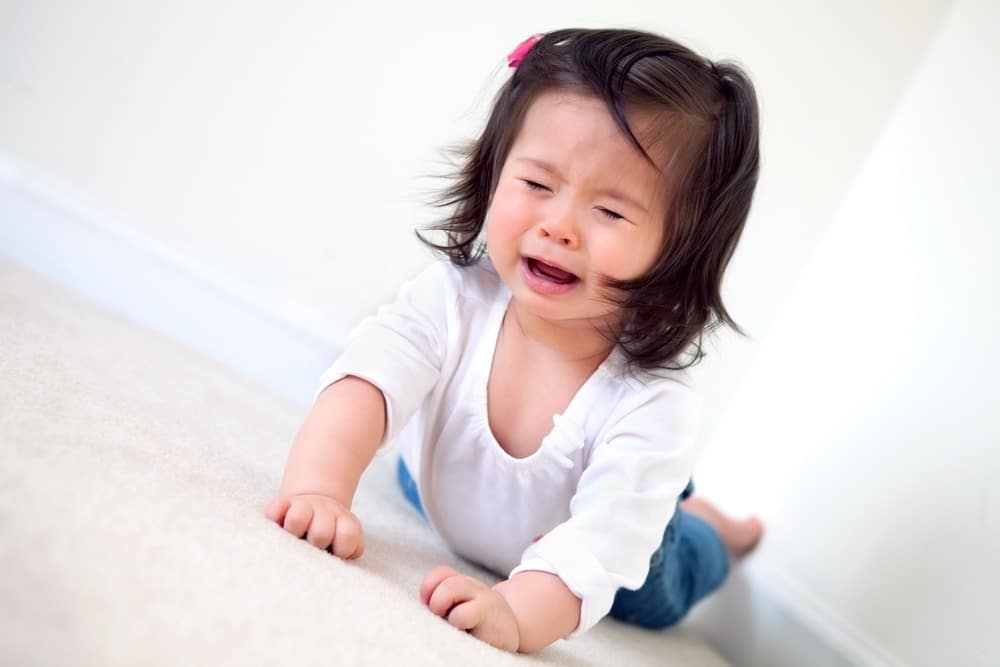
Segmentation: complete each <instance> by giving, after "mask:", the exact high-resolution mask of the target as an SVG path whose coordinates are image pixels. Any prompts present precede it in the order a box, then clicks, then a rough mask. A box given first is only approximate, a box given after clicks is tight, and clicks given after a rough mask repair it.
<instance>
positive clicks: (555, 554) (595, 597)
mask: <svg viewBox="0 0 1000 667" xmlns="http://www.w3.org/2000/svg"><path fill="white" fill-rule="evenodd" d="M527 570H538V571H541V572H548V573H550V574H554V575H556V576H557V577H559V578H560V579H562V582H563V583H564V584H565V585H566V587H567V588H568V589H569V590H570V591H572V593H573V595H575V596H577V597H578V598H580V602H581V604H580V622H579V624H577V626H576V630H574V631H573V632H571V633H570V634H568V635H566V639H573V638H575V637H579V636H580V635H582V634H583V633H584V632H586V631H587V630H589V629H590V628H592V627H594V626H595V625H597V622H598V621H600V620H601V619H602V618H604V617H605V616H607V614H608V612H609V611H611V606H612V605H613V604H614V601H615V593H617V592H618V587H617V586H615V584H614V582H613V581H611V579H610V578H609V577H608V574H607V571H606V570H605V569H604V567H603V566H602V565H601V563H600V561H599V560H597V558H596V557H595V556H594V555H593V554H592V553H591V552H590V550H589V549H588V548H587V547H586V545H585V544H584V542H583V540H581V539H579V537H577V536H575V534H574V531H573V529H572V528H571V527H570V526H567V525H565V524H564V525H561V526H559V527H557V528H555V529H554V530H552V532H550V533H549V534H547V535H545V537H543V538H542V539H540V540H539V541H538V542H536V543H535V544H533V545H531V546H530V547H528V549H527V550H525V552H524V556H523V557H522V558H521V563H520V564H519V565H518V566H517V567H515V568H514V569H513V570H512V571H511V573H510V576H512V577H513V576H514V575H515V574H517V573H518V572H524V571H527Z"/></svg>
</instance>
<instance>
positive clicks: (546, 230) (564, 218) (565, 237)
mask: <svg viewBox="0 0 1000 667" xmlns="http://www.w3.org/2000/svg"><path fill="white" fill-rule="evenodd" d="M549 213H550V214H549V215H548V216H546V217H545V218H544V219H543V220H542V222H540V223H539V225H538V235H539V236H540V237H542V238H548V239H550V240H552V241H554V242H555V243H557V244H559V245H561V246H564V247H566V248H569V249H575V248H576V247H577V246H579V245H580V235H579V232H578V230H577V228H576V220H575V219H574V213H573V209H572V207H571V206H562V207H559V208H556V209H553V210H552V211H550V212H549Z"/></svg>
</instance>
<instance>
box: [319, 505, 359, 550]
mask: <svg viewBox="0 0 1000 667" xmlns="http://www.w3.org/2000/svg"><path fill="white" fill-rule="evenodd" d="M324 548H325V547H324ZM364 551H365V539H364V535H363V534H362V532H361V524H360V523H358V521H357V520H356V519H354V517H352V516H349V515H346V514H345V515H341V516H340V517H339V518H338V519H337V525H336V531H335V538H334V540H333V553H334V555H335V556H338V557H339V558H348V559H350V558H360V557H361V554H362V553H364Z"/></svg>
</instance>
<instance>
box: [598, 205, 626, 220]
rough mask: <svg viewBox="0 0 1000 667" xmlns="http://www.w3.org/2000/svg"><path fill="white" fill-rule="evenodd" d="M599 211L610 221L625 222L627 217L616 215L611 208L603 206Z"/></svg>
mask: <svg viewBox="0 0 1000 667" xmlns="http://www.w3.org/2000/svg"><path fill="white" fill-rule="evenodd" d="M597 210H598V211H600V212H601V213H602V214H603V215H604V216H605V217H606V218H608V219H610V220H624V219H625V216H624V215H621V214H619V213H615V212H614V211H612V210H611V209H610V208H604V207H603V206H598V207H597Z"/></svg>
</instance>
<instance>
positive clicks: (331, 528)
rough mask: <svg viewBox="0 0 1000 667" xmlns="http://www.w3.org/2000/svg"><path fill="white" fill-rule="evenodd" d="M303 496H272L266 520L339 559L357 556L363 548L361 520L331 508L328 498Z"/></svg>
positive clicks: (362, 551) (362, 552)
mask: <svg viewBox="0 0 1000 667" xmlns="http://www.w3.org/2000/svg"><path fill="white" fill-rule="evenodd" d="M325 502H326V504H324V502H319V503H318V504H317V502H315V501H313V500H310V499H308V498H303V497H293V498H275V499H274V500H272V501H271V502H270V503H269V504H268V506H267V507H266V508H265V510H264V513H265V515H266V516H267V518H268V519H270V520H272V521H274V522H275V523H277V524H278V525H279V526H282V527H283V528H284V529H285V530H286V531H288V532H289V533H291V534H292V535H294V536H295V537H298V538H305V539H306V540H307V541H308V542H309V543H310V544H312V545H313V546H315V547H317V548H319V549H325V550H328V551H330V552H332V553H333V554H334V555H336V556H338V557H340V558H348V559H353V558H360V557H361V555H362V554H364V551H365V537H364V531H362V529H361V522H360V521H358V519H357V517H356V516H354V515H353V514H352V513H351V512H350V511H344V510H343V508H340V509H336V508H331V507H330V506H328V505H329V502H330V501H325Z"/></svg>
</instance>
